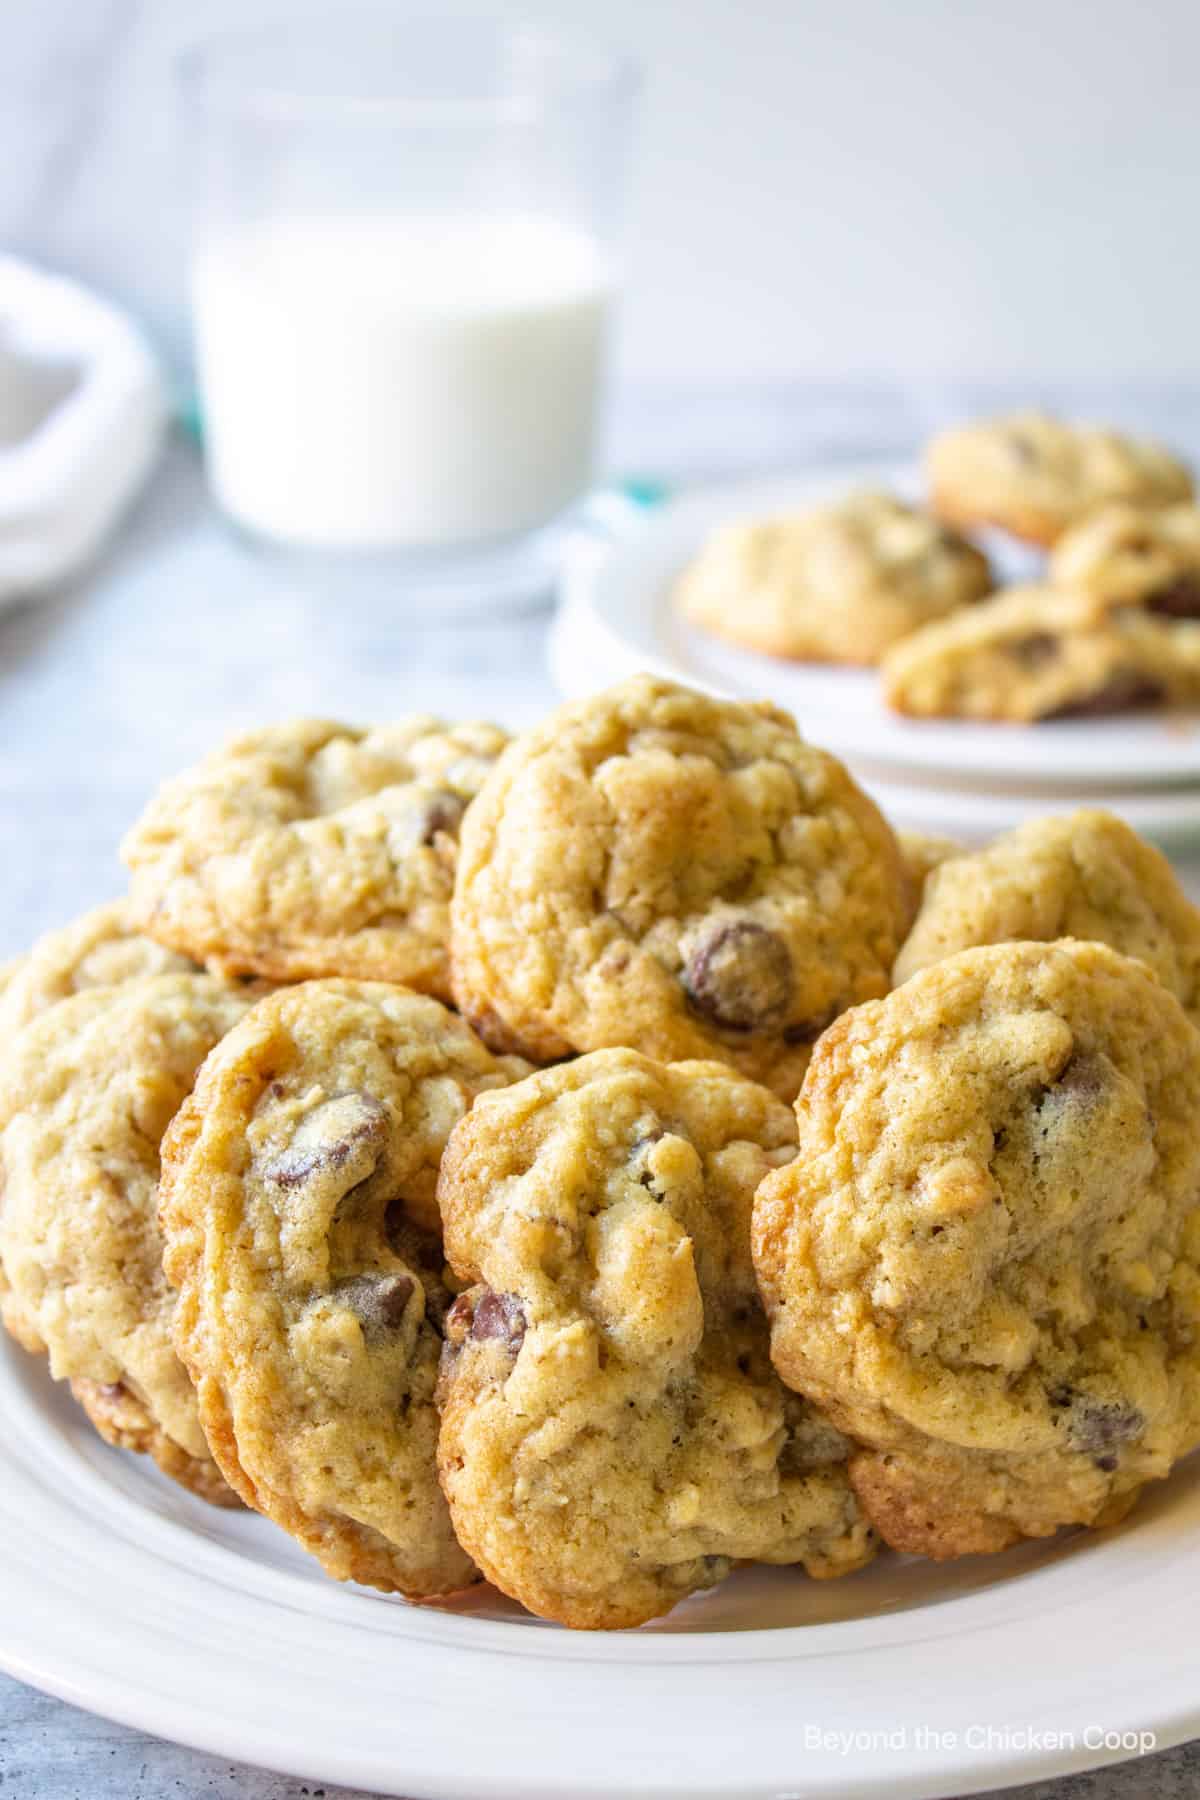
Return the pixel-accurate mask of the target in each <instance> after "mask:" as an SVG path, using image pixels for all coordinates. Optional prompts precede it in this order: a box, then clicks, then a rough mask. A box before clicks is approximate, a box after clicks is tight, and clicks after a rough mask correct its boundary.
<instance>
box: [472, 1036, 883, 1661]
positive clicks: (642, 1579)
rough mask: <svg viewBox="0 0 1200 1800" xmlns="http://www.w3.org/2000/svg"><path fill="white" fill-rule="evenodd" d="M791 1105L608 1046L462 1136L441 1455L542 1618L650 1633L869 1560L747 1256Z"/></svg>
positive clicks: (519, 1092)
mask: <svg viewBox="0 0 1200 1800" xmlns="http://www.w3.org/2000/svg"><path fill="white" fill-rule="evenodd" d="M792 1153H793V1127H792V1119H791V1115H790V1113H789V1111H788V1109H787V1108H786V1107H785V1106H784V1105H783V1104H782V1102H780V1101H778V1100H776V1099H775V1098H774V1097H773V1096H772V1095H771V1094H769V1093H768V1092H767V1091H766V1090H765V1089H763V1088H761V1087H759V1086H757V1085H756V1084H754V1083H751V1082H748V1081H745V1080H743V1079H742V1078H741V1077H740V1076H738V1075H735V1074H733V1073H732V1072H731V1071H730V1070H729V1069H727V1068H725V1067H724V1066H723V1065H721V1064H719V1063H711V1062H710V1063H681V1064H677V1065H674V1066H664V1065H661V1064H657V1063H653V1062H651V1061H649V1060H648V1059H647V1058H646V1057H643V1056H639V1055H637V1054H636V1053H635V1052H634V1051H631V1050H601V1051H596V1052H594V1053H593V1054H592V1055H589V1056H584V1057H581V1058H580V1059H579V1060H578V1061H576V1062H573V1063H569V1064H566V1065H564V1066H563V1067H561V1068H557V1069H548V1070H544V1071H542V1072H541V1073H539V1074H537V1075H532V1076H530V1077H529V1078H528V1080H526V1081H522V1082H519V1083H518V1084H517V1085H516V1086H515V1087H511V1088H508V1089H506V1090H505V1091H504V1092H503V1093H498V1094H489V1095H486V1096H485V1097H484V1098H483V1099H482V1100H480V1101H479V1103H478V1104H477V1105H476V1107H475V1108H474V1109H473V1111H472V1112H471V1113H470V1115H469V1116H468V1117H467V1119H466V1120H465V1121H464V1122H463V1124H462V1125H460V1126H458V1127H457V1128H456V1130H455V1132H454V1134H453V1136H452V1137H451V1139H450V1143H449V1146H448V1147H447V1151H446V1156H445V1159H444V1161H443V1164H442V1173H441V1178H440V1181H439V1188H438V1191H439V1199H440V1201H441V1207H442V1213H443V1216H444V1219H445V1226H446V1248H447V1254H448V1256H449V1258H450V1261H451V1263H452V1265H453V1267H454V1270H455V1272H456V1274H457V1275H458V1276H459V1277H461V1278H462V1279H463V1280H465V1281H469V1282H471V1283H473V1284H474V1285H472V1286H471V1287H470V1288H468V1289H467V1291H466V1292H465V1293H463V1294H461V1295H460V1296H459V1298H458V1299H457V1300H456V1301H455V1303H454V1306H453V1307H452V1309H451V1312H450V1314H449V1317H448V1318H447V1321H446V1350H445V1352H444V1356H443V1364H442V1379H441V1383H440V1388H439V1401H440V1404H441V1408H442V1431H441V1439H440V1442H439V1446H438V1461H439V1466H440V1470H441V1477H442V1485H443V1487H444V1488H445V1491H446V1495H447V1498H448V1500H449V1502H450V1509H451V1515H452V1517H453V1519H454V1524H455V1529H456V1530H457V1532H458V1535H459V1539H460V1541H461V1542H462V1543H463V1544H464V1545H465V1546H466V1548H468V1549H469V1550H470V1551H471V1553H472V1555H473V1556H474V1557H475V1560H476V1561H477V1562H478V1564H479V1566H480V1568H481V1569H483V1571H484V1573H485V1574H486V1575H487V1576H488V1577H489V1579H490V1580H492V1581H493V1582H495V1583H496V1585H497V1586H498V1587H500V1588H502V1589H503V1590H504V1591H505V1593H508V1594H511V1595H512V1596H513V1597H514V1598H516V1599H518V1600H520V1601H521V1602H522V1603H523V1604H524V1605H525V1606H528V1607H529V1608H530V1609H531V1610H532V1611H534V1612H536V1613H539V1614H540V1615H542V1616H543V1617H545V1618H550V1619H557V1620H560V1621H561V1622H562V1623H563V1624H566V1625H572V1626H577V1627H584V1628H599V1627H620V1626H629V1625H638V1624H641V1623H642V1622H643V1621H644V1620H647V1619H652V1618H655V1617H657V1616H658V1615H659V1614H661V1613H665V1612H667V1611H668V1610H669V1609H670V1608H671V1607H672V1606H674V1605H675V1604H676V1602H677V1601H679V1600H681V1599H683V1598H684V1597H685V1595H687V1594H689V1593H692V1592H694V1591H695V1590H697V1589H700V1588H707V1587H711V1586H712V1585H713V1584H714V1583H715V1582H717V1581H719V1580H720V1579H721V1578H722V1576H724V1575H725V1574H726V1573H727V1572H728V1571H729V1569H730V1568H731V1567H732V1565H733V1564H734V1563H735V1562H739V1561H742V1560H747V1559H749V1560H755V1561H761V1562H772V1563H799V1564H802V1565H804V1566H805V1567H806V1568H807V1569H808V1571H809V1572H810V1573H811V1574H814V1575H819V1576H827V1575H838V1574H843V1573H846V1572H847V1571H849V1570H851V1569H854V1568H857V1567H859V1566H860V1565H861V1564H862V1563H863V1562H865V1561H866V1560H867V1558H868V1556H869V1555H870V1553H871V1542H870V1537H869V1534H868V1532H867V1531H866V1529H865V1527H864V1525H863V1522H862V1519H861V1517H860V1514H859V1512H858V1508H857V1506H856V1503H855V1501H854V1498H853V1495H852V1494H851V1492H850V1488H849V1484H848V1482H847V1479H846V1462H845V1459H846V1454H847V1446H846V1444H845V1442H844V1440H843V1439H842V1438H841V1437H840V1435H839V1433H837V1432H836V1431H835V1430H833V1429H832V1427H830V1426H829V1425H828V1423H827V1422H826V1421H825V1420H823V1419H822V1418H821V1417H820V1415H819V1414H817V1413H816V1412H815V1411H814V1410H813V1409H812V1408H810V1407H809V1406H808V1405H807V1404H806V1403H805V1402H803V1401H801V1400H800V1399H799V1398H798V1396H795V1395H790V1394H789V1393H788V1392H787V1390H786V1389H785V1388H784V1386H783V1385H782V1383H781V1382H779V1381H778V1380H777V1378H776V1377H775V1375H774V1373H773V1371H772V1369H771V1365H770V1358H769V1355H768V1344H767V1329H766V1321H765V1319H764V1317H763V1313H762V1308H761V1305H760V1302H759V1299H758V1294H757V1292H756V1290H755V1285H754V1272H753V1269H752V1267H751V1263H750V1249H749V1215H750V1204H751V1200H752V1197H753V1193H754V1188H755V1186H756V1184H757V1182H758V1181H759V1180H760V1179H761V1177H762V1176H763V1175H765V1174H766V1173H767V1171H768V1170H770V1169H772V1168H775V1167H778V1166H779V1164H780V1163H781V1162H783V1161H785V1160H786V1159H787V1158H789V1157H790V1156H791V1155H792Z"/></svg>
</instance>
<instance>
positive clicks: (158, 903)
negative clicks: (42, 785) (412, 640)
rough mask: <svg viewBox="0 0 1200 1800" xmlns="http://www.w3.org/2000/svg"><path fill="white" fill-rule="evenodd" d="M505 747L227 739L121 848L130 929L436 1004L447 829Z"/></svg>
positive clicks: (449, 855) (294, 737) (442, 986)
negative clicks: (392, 986)
mask: <svg viewBox="0 0 1200 1800" xmlns="http://www.w3.org/2000/svg"><path fill="white" fill-rule="evenodd" d="M506 741H507V738H506V734H505V733H504V732H503V731H501V730H500V728H499V727H498V726H495V725H484V724H470V725H453V726H452V725H445V724H443V723H442V722H441V721H440V720H438V719H433V718H428V717H425V716H417V717H414V718H410V719H405V720H402V721H400V722H399V723H397V724H395V725H382V726H379V727H377V728H376V729H374V730H372V731H363V730H359V729H357V728H355V727H353V726H350V725H339V724H335V723H332V722H330V721H328V720H322V719H300V720H296V721H294V722H293V723H291V724H286V725H275V726H271V727H269V728H268V729H266V730H265V731H257V732H252V733H250V734H249V735H247V736H245V737H240V738H235V739H234V740H233V742H232V743H229V744H227V745H226V746H225V747H224V749H222V750H218V751H216V752H215V753H214V754H213V755H212V756H209V757H208V758H206V760H205V761H204V762H202V763H200V764H199V765H198V766H197V767H196V768H194V769H191V770H189V771H188V772H187V773H186V774H184V775H179V776H177V777H176V778H175V779H174V780H173V781H168V782H167V783H166V784H165V786H164V787H162V788H161V789H160V790H159V792H158V794H157V795H156V796H155V798H154V799H153V800H152V801H151V803H150V805H149V807H148V808H147V809H146V811H145V813H144V814H143V815H142V817H141V819H140V820H139V821H138V823H137V824H136V825H135V826H134V828H133V830H132V831H131V832H130V833H129V835H128V837H127V838H126V840H125V843H124V845H123V846H122V855H123V856H124V858H125V861H126V862H127V863H128V864H129V867H130V869H131V870H132V871H133V882H132V888H131V903H132V906H133V910H134V914H135V917H136V919H137V921H138V923H139V925H140V926H141V927H142V929H144V930H145V931H147V932H149V933H150V935H151V936H152V937H155V938H157V939H158V940H159V941H160V942H161V943H164V944H167V945H170V946H171V948H173V949H175V950H180V951H183V952H185V953H186V954H187V955H189V956H193V957H196V958H197V959H198V960H200V961H202V962H206V963H209V964H210V965H212V966H214V967H219V968H221V969H223V970H225V971H226V972H230V973H237V974H259V975H266V976H269V977H271V978H272V979H274V980H279V981H298V980H303V979H305V978H306V977H309V976H318V975H347V976H357V977H361V978H363V979H369V980H380V981H401V982H405V983H406V984H407V985H409V986H410V987H415V988H418V989H420V990H421V991H422V992H427V993H434V994H439V995H442V996H443V997H445V996H446V995H447V993H448V981H449V977H448V973H447V967H446V941H447V937H448V933H449V919H448V912H447V908H448V905H449V900H450V890H451V887H452V886H453V882H454V859H455V852H456V846H457V839H458V830H459V826H460V824H461V821H462V816H463V813H464V811H465V810H466V807H467V805H468V803H469V802H470V800H471V799H472V797H473V796H474V794H475V793H476V792H477V791H478V789H479V786H480V784H481V783H482V781H483V778H484V776H485V774H486V773H487V771H488V769H489V768H490V767H491V765H492V763H493V762H494V760H495V758H496V756H497V755H498V754H499V751H500V750H501V748H502V747H503V745H504V744H505V742H506Z"/></svg>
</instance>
